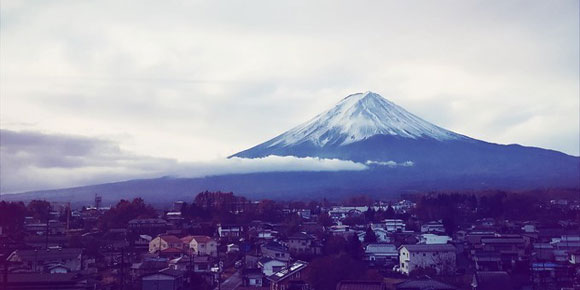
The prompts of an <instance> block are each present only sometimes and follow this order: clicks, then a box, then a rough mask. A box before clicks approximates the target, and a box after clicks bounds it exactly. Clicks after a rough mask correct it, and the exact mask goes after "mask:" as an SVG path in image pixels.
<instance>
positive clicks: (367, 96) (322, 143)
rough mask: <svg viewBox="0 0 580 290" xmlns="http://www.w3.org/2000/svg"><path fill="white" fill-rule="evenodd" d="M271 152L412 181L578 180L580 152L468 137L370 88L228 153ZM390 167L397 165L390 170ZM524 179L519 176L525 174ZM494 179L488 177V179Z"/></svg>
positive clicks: (540, 182) (566, 182) (543, 182)
mask: <svg viewBox="0 0 580 290" xmlns="http://www.w3.org/2000/svg"><path fill="white" fill-rule="evenodd" d="M269 155H279V156H296V157H319V158H336V159H342V160H352V161H355V162H361V163H365V164H367V165H368V166H370V167H372V168H371V169H373V170H372V171H373V172H367V173H366V174H367V175H369V176H373V175H378V176H381V175H382V176H383V177H381V178H382V179H383V180H384V178H385V176H387V175H388V176H393V175H398V176H399V177H400V180H393V182H392V184H393V185H395V184H400V183H401V180H413V182H414V183H415V184H417V183H421V182H422V181H423V180H425V179H430V180H442V182H443V180H457V179H461V180H466V179H469V180H473V181H474V182H475V184H473V186H474V187H479V186H481V185H482V184H487V185H491V186H493V185H492V184H493V183H497V182H500V181H501V182H506V181H507V180H510V181H509V182H507V183H508V184H509V183H510V182H511V183H513V184H514V185H515V184H526V183H527V185H532V184H533V185H537V186H551V185H556V184H560V185H565V186H578V178H579V176H580V169H579V167H580V166H579V165H580V162H579V158H578V157H574V156H569V155H566V154H564V153H561V152H557V151H553V150H546V149H540V148H534V147H524V146H520V145H500V144H494V143H488V142H485V141H481V140H477V139H473V138H470V137H467V136H464V135H461V134H458V133H455V132H452V131H449V130H446V129H444V128H441V127H438V126H436V125H434V124H431V123H429V122H427V121H425V120H423V119H421V118H420V117H418V116H416V115H414V114H412V113H410V112H408V111H406V110H405V109H403V108H402V107H400V106H398V105H396V104H394V103H393V102H391V101H389V100H387V99H385V98H383V97H381V96H380V95H378V94H376V93H373V92H366V93H357V94H353V95H349V96H347V97H346V98H344V99H342V100H341V101H340V102H338V104H336V106H334V107H333V108H331V109H330V110H327V111H325V112H323V113H321V114H319V115H318V116H316V117H314V118H313V119H312V120H310V121H308V122H306V123H304V124H302V125H299V126H297V127H295V128H293V129H291V130H289V131H287V132H285V133H283V134H281V135H279V136H277V137H275V138H273V139H271V140H269V141H266V142H264V143H262V144H259V145H257V146H255V147H252V148H250V149H247V150H245V151H242V152H239V153H237V154H234V155H232V156H230V157H241V158H261V157H266V156H269ZM394 167H400V168H398V169H397V172H394V170H393V168H394ZM524 180H525V181H524ZM489 183H492V184H489Z"/></svg>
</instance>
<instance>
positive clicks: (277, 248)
mask: <svg viewBox="0 0 580 290" xmlns="http://www.w3.org/2000/svg"><path fill="white" fill-rule="evenodd" d="M264 247H265V248H266V249H268V250H272V251H280V252H288V249H286V247H284V246H283V245H281V244H279V243H276V242H269V243H266V244H264Z"/></svg>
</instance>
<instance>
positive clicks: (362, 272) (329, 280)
mask: <svg viewBox="0 0 580 290" xmlns="http://www.w3.org/2000/svg"><path fill="white" fill-rule="evenodd" d="M365 278H367V277H366V266H365V265H364V264H363V263H362V262H360V261H357V260H355V259H353V258H352V257H350V256H349V255H345V254H340V255H333V256H324V257H321V258H318V259H315V260H313V261H312V262H311V263H310V265H309V266H308V272H307V277H306V280H307V282H308V284H310V286H312V288H313V289H316V290H335V289H336V285H337V284H338V282H340V281H342V280H360V279H365Z"/></svg>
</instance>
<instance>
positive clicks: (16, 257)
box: [7, 248, 83, 273]
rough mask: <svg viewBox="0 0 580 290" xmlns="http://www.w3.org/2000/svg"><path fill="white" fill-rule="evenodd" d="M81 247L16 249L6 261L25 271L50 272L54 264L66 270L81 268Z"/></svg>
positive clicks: (74, 270) (75, 270)
mask: <svg viewBox="0 0 580 290" xmlns="http://www.w3.org/2000/svg"><path fill="white" fill-rule="evenodd" d="M82 253H83V250H82V249H76V248H72V249H63V248H48V249H43V250H38V249H34V250H16V251H14V252H12V253H11V254H10V255H9V256H8V258H7V261H9V262H10V263H12V265H13V266H18V267H19V268H20V269H21V270H23V271H26V272H37V273H50V269H51V268H53V267H54V266H60V267H64V268H66V269H68V271H67V272H78V271H80V270H82Z"/></svg>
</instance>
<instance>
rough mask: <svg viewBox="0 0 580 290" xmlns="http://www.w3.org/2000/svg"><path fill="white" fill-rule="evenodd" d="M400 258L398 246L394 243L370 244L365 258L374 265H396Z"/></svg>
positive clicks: (366, 249)
mask: <svg viewBox="0 0 580 290" xmlns="http://www.w3.org/2000/svg"><path fill="white" fill-rule="evenodd" d="M398 258H399V252H398V250H397V247H395V245H393V244H368V245H367V246H366V248H365V260H367V261H369V262H370V263H371V264H373V265H383V266H384V265H396V264H397V262H398Z"/></svg>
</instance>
